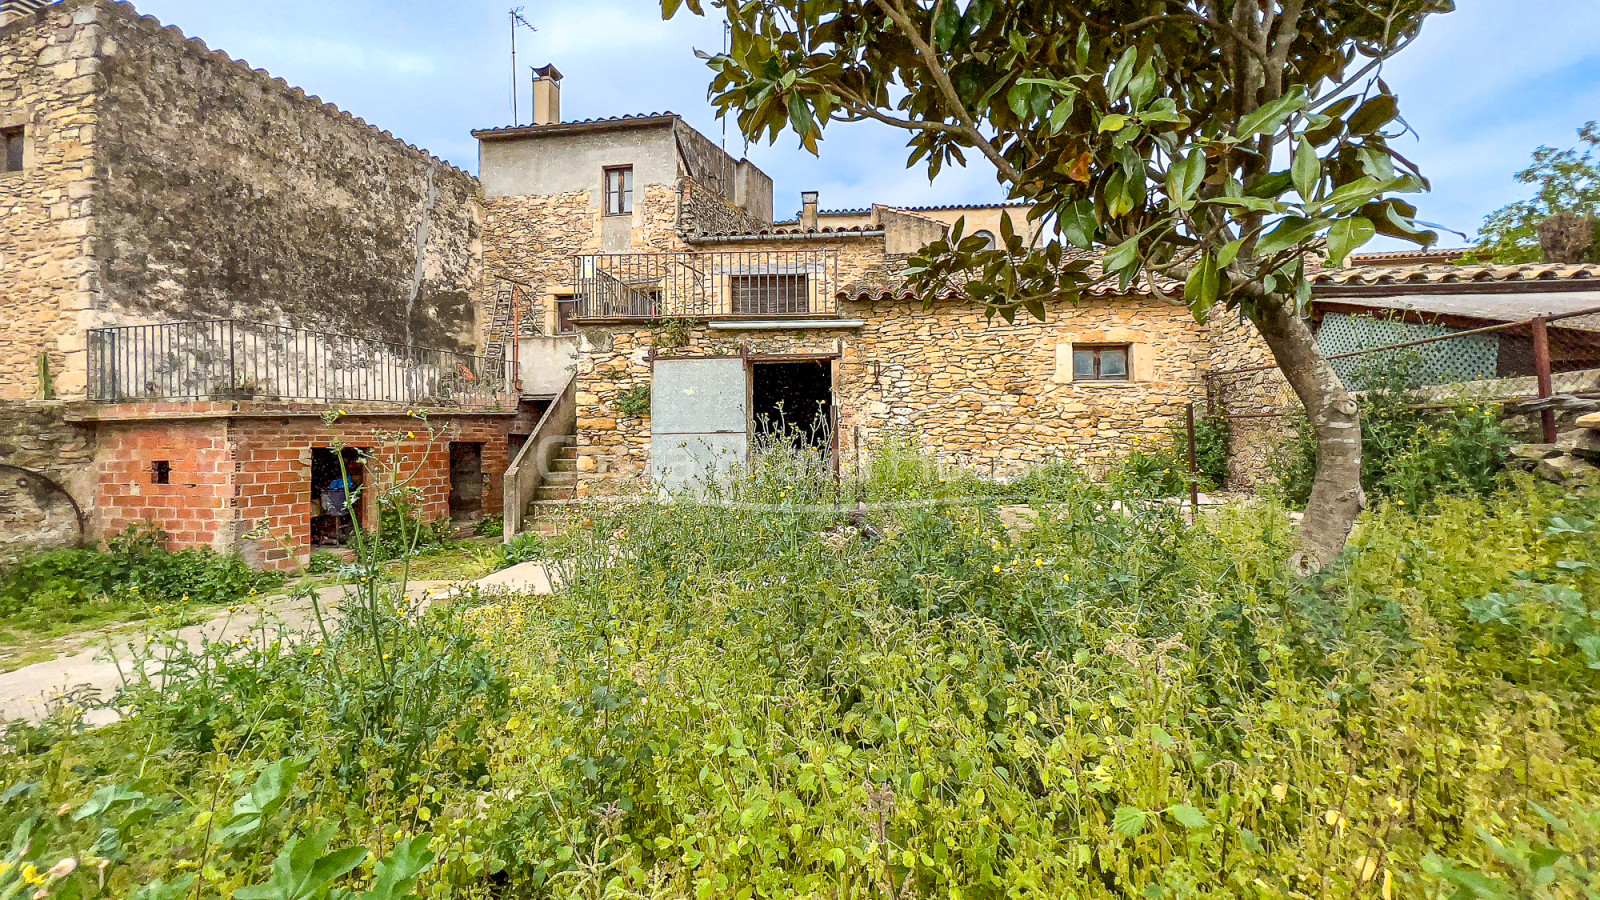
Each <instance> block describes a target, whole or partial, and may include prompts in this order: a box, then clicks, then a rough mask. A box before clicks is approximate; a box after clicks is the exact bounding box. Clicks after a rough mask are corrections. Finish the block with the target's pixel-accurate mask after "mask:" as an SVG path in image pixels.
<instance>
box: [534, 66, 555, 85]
mask: <svg viewBox="0 0 1600 900" xmlns="http://www.w3.org/2000/svg"><path fill="white" fill-rule="evenodd" d="M533 74H535V75H537V76H539V77H540V78H548V79H550V80H551V81H560V80H561V70H560V69H558V68H556V64H555V63H545V64H544V65H542V66H535V67H534V70H533Z"/></svg>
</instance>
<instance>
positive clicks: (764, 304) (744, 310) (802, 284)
mask: <svg viewBox="0 0 1600 900" xmlns="http://www.w3.org/2000/svg"><path fill="white" fill-rule="evenodd" d="M728 311H729V313H731V314H732V315H736V316H805V315H810V314H811V273H810V272H771V273H767V272H758V273H745V272H741V273H738V274H735V275H729V276H728Z"/></svg>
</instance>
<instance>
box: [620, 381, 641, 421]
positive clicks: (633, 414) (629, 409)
mask: <svg viewBox="0 0 1600 900" xmlns="http://www.w3.org/2000/svg"><path fill="white" fill-rule="evenodd" d="M615 405H616V407H617V412H618V413H619V414H621V415H623V416H627V417H628V418H639V417H641V416H647V415H649V414H650V385H648V384H641V385H635V386H634V387H631V388H626V389H624V390H622V391H619V392H618V393H617V399H616V404H615Z"/></svg>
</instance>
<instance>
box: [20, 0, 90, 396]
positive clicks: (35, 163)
mask: <svg viewBox="0 0 1600 900" xmlns="http://www.w3.org/2000/svg"><path fill="white" fill-rule="evenodd" d="M81 7H82V4H76V5H71V6H52V7H49V8H48V9H46V10H44V11H42V12H39V13H35V14H32V15H26V16H23V17H22V18H20V19H18V20H16V21H14V22H12V23H11V24H10V25H7V26H4V27H0V128H12V127H17V126H21V127H22V128H24V129H25V140H26V141H27V145H26V148H27V152H26V153H25V166H24V170H23V171H22V172H13V173H4V174H0V312H3V315H0V399H23V398H39V397H42V396H44V395H45V394H46V393H48V392H49V391H47V390H46V386H45V384H44V383H43V381H41V377H40V376H41V367H40V356H41V354H43V355H44V357H45V359H46V360H47V362H48V373H49V375H48V378H47V379H46V380H50V381H53V382H54V392H55V393H58V394H59V395H61V396H74V395H79V394H81V393H82V391H83V387H84V366H83V353H82V350H83V337H82V332H81V324H82V321H81V320H83V319H85V318H86V317H87V316H89V315H90V313H89V310H90V307H91V306H92V304H93V288H92V281H93V273H92V263H91V258H92V255H93V248H94V243H93V241H94V238H93V237H92V236H91V233H90V221H91V218H90V216H91V206H90V194H91V193H92V191H93V190H94V185H95V183H96V182H95V178H96V176H97V174H98V171H97V167H96V163H95V147H96V144H97V142H98V140H99V120H100V104H99V98H98V96H97V95H96V90H97V88H98V85H99V83H100V81H99V78H98V73H99V71H100V68H101V61H100V60H99V59H98V58H97V57H96V53H97V50H98V47H99V42H100V39H101V34H102V27H101V25H100V24H99V23H97V22H96V21H94V17H95V10H93V9H85V8H81Z"/></svg>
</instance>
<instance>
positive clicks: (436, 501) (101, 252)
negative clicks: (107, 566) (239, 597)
mask: <svg viewBox="0 0 1600 900" xmlns="http://www.w3.org/2000/svg"><path fill="white" fill-rule="evenodd" d="M0 142H3V144H4V146H3V150H4V152H3V153H0V163H3V165H0V312H3V315H0V469H4V470H5V471H6V472H11V471H16V472H20V473H22V474H21V475H20V476H18V479H12V478H10V477H0V549H3V547H4V545H6V544H7V543H16V542H21V541H26V540H31V539H33V538H36V537H39V536H41V535H43V536H44V537H47V538H48V537H54V536H59V535H60V534H62V533H67V534H70V535H71V536H72V537H73V538H79V537H82V538H88V539H93V538H98V537H102V536H105V535H108V534H110V533H113V532H115V531H117V530H118V529H120V528H121V527H123V526H124V525H126V524H129V523H134V522H144V521H148V522H153V523H155V524H157V525H159V526H161V527H162V528H164V529H165V530H167V531H168V532H169V533H170V534H172V536H173V537H174V540H175V543H176V544H177V545H178V546H210V547H215V548H217V549H223V550H230V549H242V550H245V551H247V552H250V553H252V554H254V555H255V557H256V558H257V559H258V560H259V561H260V562H262V563H263V564H267V565H275V566H288V565H292V564H293V562H294V561H295V560H302V561H303V560H304V559H305V558H306V557H307V555H308V554H309V552H310V550H311V547H312V537H313V532H314V531H318V530H319V529H320V530H321V532H326V531H327V530H328V529H329V528H330V527H331V528H332V530H333V531H334V532H337V531H338V530H339V528H338V525H339V523H338V522H332V523H330V522H329V521H328V520H329V519H340V518H345V517H341V516H338V515H332V514H330V513H338V512H342V510H341V509H338V508H333V509H332V510H330V509H329V508H328V507H327V506H325V504H324V502H323V501H324V500H325V499H326V497H327V494H326V489H327V488H328V487H329V486H330V484H331V482H332V481H334V480H336V479H337V477H338V476H337V474H330V473H337V470H338V465H337V458H336V456H335V454H334V447H335V446H336V445H338V444H345V445H348V446H351V447H372V448H376V447H379V446H383V447H385V448H386V452H387V454H388V457H387V458H389V459H391V460H393V461H396V462H397V463H399V464H400V467H401V469H402V470H404V471H405V473H406V474H407V475H408V476H409V477H410V480H409V484H410V486H411V487H412V488H414V489H415V491H414V493H415V499H416V502H417V503H418V504H419V505H420V507H421V512H422V514H423V515H425V516H427V517H428V518H430V519H431V518H435V517H438V516H443V515H448V514H451V513H452V512H457V513H464V514H466V515H469V516H470V515H474V514H483V513H487V514H495V513H498V512H499V501H500V497H501V490H500V477H501V472H502V471H503V470H504V468H505V467H506V465H507V464H508V461H509V457H510V456H511V455H512V453H513V451H514V450H515V449H516V447H515V446H514V442H515V441H516V440H517V435H519V434H526V433H527V432H528V431H530V430H531V419H532V417H533V416H534V415H535V414H537V412H538V410H539V405H538V404H537V403H525V402H522V398H521V397H520V396H518V394H517V393H516V392H515V391H513V390H511V389H509V387H508V385H507V384H506V378H505V377H504V375H505V373H504V370H503V367H502V365H501V363H500V362H499V360H497V359H493V358H486V357H485V356H483V355H482V352H483V350H484V349H485V347H486V342H485V341H484V337H483V336H484V333H485V331H486V330H487V328H488V322H487V321H485V320H484V317H482V316H480V315H479V312H480V310H482V309H484V303H483V300H482V298H481V296H479V291H480V290H481V285H482V283H483V279H482V272H481V266H482V257H483V253H482V246H483V240H484V234H483V216H484V211H483V204H482V196H481V191H480V188H479V185H478V182H477V180H476V179H475V178H474V177H473V176H471V175H469V174H467V173H466V172H463V171H460V170H459V169H456V168H454V167H452V166H450V165H448V164H447V163H445V162H443V161H441V160H439V159H437V158H435V157H433V156H432V155H430V154H428V153H427V152H425V151H422V150H419V149H417V148H415V147H412V146H410V145H408V144H406V143H404V142H402V141H400V140H398V139H396V138H394V137H393V136H391V135H389V134H388V133H386V132H383V131H380V130H379V129H377V128H375V127H373V126H371V125H368V124H366V123H365V122H363V121H361V120H360V119H357V118H355V117H353V116H351V115H349V114H348V113H345V112H343V111H341V110H339V109H337V108H335V107H334V106H332V105H330V104H326V103H324V102H322V101H321V100H319V99H317V98H316V97H312V96H308V95H306V94H305V93H304V92H303V91H301V90H300V89H298V88H293V87H290V86H289V85H288V84H286V83H284V82H283V81H281V80H278V79H275V78H273V77H272V76H271V75H269V74H267V73H265V72H262V71H259V70H256V69H252V68H251V67H250V66H249V65H248V64H246V63H244V62H242V61H237V60H234V59H231V58H229V57H228V56H226V55H225V54H222V53H220V52H213V51H211V50H209V49H208V48H207V47H206V46H205V45H204V44H203V43H201V42H200V41H198V40H192V39H189V38H186V37H185V36H184V35H182V34H181V33H179V32H178V31H177V30H176V29H174V28H164V27H162V26H161V24H160V23H158V22H156V21H155V20H154V19H151V18H149V17H146V16H141V15H140V14H139V13H138V12H136V11H135V10H134V8H133V7H132V6H130V5H128V4H126V3H121V2H113V0H61V2H56V3H49V4H46V3H39V2H31V0H29V2H19V0H4V7H3V12H0ZM419 408H421V409H427V410H428V411H429V413H430V416H429V420H428V423H427V424H426V425H423V424H421V423H419V422H418V421H417V420H415V419H413V418H408V417H407V416H406V413H407V411H409V410H413V409H419ZM340 412H342V413H343V414H344V415H343V416H342V417H337V416H336V417H337V418H338V421H337V424H336V425H333V426H330V425H328V424H326V423H325V417H327V416H330V415H331V414H337V413H340ZM407 435H411V437H407ZM366 477H368V478H370V479H371V481H370V482H369V485H370V486H372V487H378V486H379V483H380V479H381V477H382V476H381V475H380V473H378V472H373V473H368V474H367V475H366ZM19 479H20V480H19ZM13 484H17V485H23V484H25V485H26V486H25V487H17V488H13V487H12V485H13ZM372 493H373V492H368V498H369V499H370V495H371V494H372ZM357 514H359V515H361V516H362V517H364V518H366V519H368V520H369V522H370V521H371V520H372V519H373V518H374V517H375V516H376V515H377V509H376V508H375V504H372V503H370V502H368V501H366V500H364V501H363V503H362V506H361V508H360V509H359V510H358V513H357ZM64 517H65V520H64ZM320 536H324V537H325V536H326V534H325V533H320Z"/></svg>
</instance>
